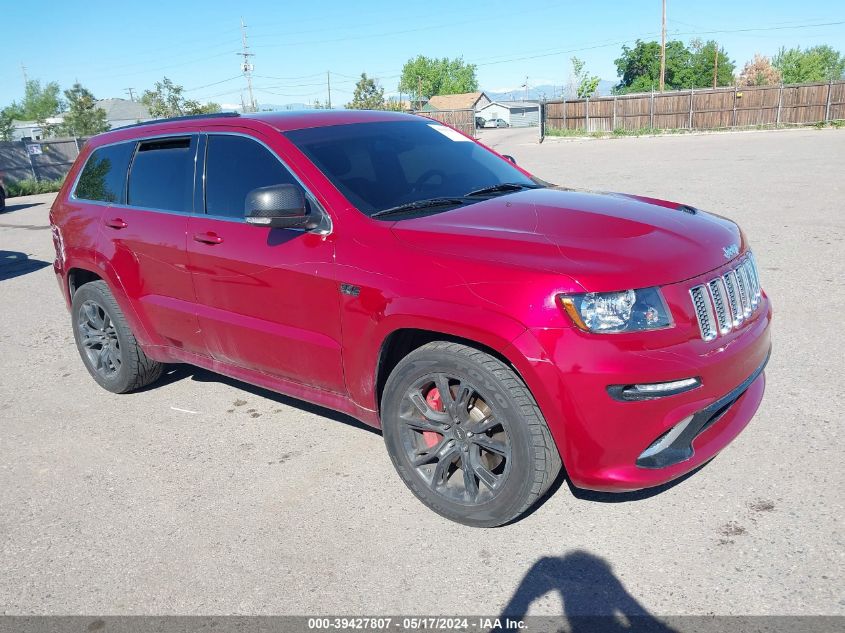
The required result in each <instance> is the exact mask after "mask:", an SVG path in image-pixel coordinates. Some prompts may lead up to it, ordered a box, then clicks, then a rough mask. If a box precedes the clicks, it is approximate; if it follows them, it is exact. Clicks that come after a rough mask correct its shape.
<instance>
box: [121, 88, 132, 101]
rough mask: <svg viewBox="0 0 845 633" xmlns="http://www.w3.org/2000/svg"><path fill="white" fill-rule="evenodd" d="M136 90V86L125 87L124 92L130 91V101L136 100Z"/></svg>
mask: <svg viewBox="0 0 845 633" xmlns="http://www.w3.org/2000/svg"><path fill="white" fill-rule="evenodd" d="M134 90H135V89H134V88H124V89H123V91H124V92H128V93H129V100H130V101H135V93H134Z"/></svg>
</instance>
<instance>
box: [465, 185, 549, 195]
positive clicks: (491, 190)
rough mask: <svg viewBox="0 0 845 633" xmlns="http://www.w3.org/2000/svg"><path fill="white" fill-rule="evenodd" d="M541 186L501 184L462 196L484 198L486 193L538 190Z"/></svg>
mask: <svg viewBox="0 0 845 633" xmlns="http://www.w3.org/2000/svg"><path fill="white" fill-rule="evenodd" d="M541 187H542V185H525V184H520V183H518V182H502V183H499V184H498V185H490V186H489V187H483V188H481V189H476V190H475V191H470V192H469V193H466V194H464V195H465V196H467V197H471V196H484V195H487V194H488V193H499V192H500V191H520V190H522V189H540V188H541Z"/></svg>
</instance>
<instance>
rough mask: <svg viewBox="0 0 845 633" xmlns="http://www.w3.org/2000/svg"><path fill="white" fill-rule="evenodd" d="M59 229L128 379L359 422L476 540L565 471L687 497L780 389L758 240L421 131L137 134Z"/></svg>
mask: <svg viewBox="0 0 845 633" xmlns="http://www.w3.org/2000/svg"><path fill="white" fill-rule="evenodd" d="M50 221H51V224H52V229H53V239H54V242H55V247H56V260H55V264H54V266H55V271H56V275H57V277H58V281H59V286H60V287H61V290H62V292H63V293H64V296H65V299H66V301H67V304H68V307H69V309H70V312H71V319H72V326H73V332H74V336H75V338H76V344H77V346H78V348H79V353H80V355H81V357H82V361H83V363H84V364H85V367H86V368H87V369H88V371H89V372H90V374H91V375H92V376H93V378H94V380H96V381H97V382H98V383H99V384H100V385H101V386H102V387H104V388H105V389H108V390H109V391H113V392H116V393H123V392H127V391H131V390H134V389H138V388H140V387H143V386H145V385H147V384H149V383H151V382H153V381H155V380H156V379H157V378H158V377H159V376H160V375H161V373H162V368H163V366H164V365H163V364H164V363H174V362H182V363H191V364H194V365H198V366H200V367H205V368H207V369H210V370H212V371H215V372H219V373H222V374H226V375H228V376H231V377H234V378H237V379H240V380H243V381H246V382H249V383H252V384H255V385H259V386H262V387H266V388H268V389H272V390H274V391H278V392H280V393H284V394H287V395H290V396H294V397H296V398H301V399H303V400H308V401H310V402H313V403H317V404H319V405H323V406H325V407H329V408H331V409H335V410H338V411H342V412H345V413H347V414H349V415H351V416H354V417H355V418H358V419H359V420H362V421H363V422H365V423H367V424H369V425H372V426H374V427H380V428H381V429H382V432H383V435H384V440H385V443H386V445H387V451H388V453H389V454H390V457H391V459H392V460H393V463H394V465H395V467H396V470H397V471H398V472H399V475H400V476H401V477H402V479H403V480H404V481H405V483H406V484H407V486H408V487H409V488H410V489H411V490H412V491H413V493H414V494H415V495H416V496H417V497H419V499H420V500H421V501H422V502H423V503H425V504H426V505H428V506H429V507H430V508H432V509H433V510H435V511H436V512H439V513H440V514H442V515H444V516H446V517H448V518H450V519H452V520H455V521H459V522H461V523H465V524H468V525H474V526H494V525H500V524H502V523H506V522H509V521H511V520H513V519H514V518H516V517H518V516H519V515H520V514H522V513H524V512H525V511H526V510H528V508H530V507H531V505H532V504H533V503H534V502H535V501H537V499H538V498H540V497H541V496H542V495H543V494H544V493H545V492H546V490H547V489H548V488H549V486H550V485H551V484H552V482H553V481H554V480H555V478H556V476H557V475H558V472H559V471H560V469H561V466H562V465H565V469H566V473H567V476H568V477H569V479H570V481H571V483H572V484H573V485H575V486H578V487H582V488H588V489H593V490H605V491H627V490H635V489H640V488H644V487H649V486H656V485H659V484H663V483H665V482H668V481H670V480H672V479H675V478H677V477H679V476H681V475H683V474H685V473H688V472H689V471H691V470H693V469H695V468H696V467H698V466H700V465H701V464H703V463H705V462H707V461H708V460H710V459H712V458H713V457H714V456H715V455H716V454H717V453H718V452H719V451H721V450H722V449H723V448H724V447H725V446H726V445H727V444H728V443H729V442H730V441H731V440H733V439H734V438H735V437H736V436H737V434H739V432H740V431H741V430H742V429H743V427H745V425H746V424H748V422H749V420H750V419H751V417H752V416H753V415H754V412H755V411H756V410H757V407H758V406H759V404H760V401H761V399H762V397H763V389H764V383H765V378H764V375H763V367H764V366H765V364H766V361H767V359H768V356H769V350H770V342H769V322H770V320H771V307H770V305H769V301H768V298H767V296H766V294H765V293H764V292H763V290H762V288H761V286H760V281H759V278H758V275H757V265H756V262H755V258H754V256H753V255H752V253H751V251H750V250H749V248H748V243H747V241H746V238H745V236H744V234H743V233H742V231H740V229H739V228H738V227H737V226H736V225H735V224H734V223H733V222H731V221H729V220H727V219H724V218H721V217H719V216H717V215H712V214H710V213H705V212H704V211H701V210H698V209H695V208H693V207H690V206H686V205H682V204H676V203H673V202H666V201H663V200H655V199H651V198H643V197H639V196H631V195H624V194H615V193H611V194H602V193H594V192H589V191H575V190H571V189H566V188H563V187H556V186H552V185H550V184H548V183H546V182H544V181H542V180H539V179H538V178H535V177H533V176H531V175H530V174H528V173H527V172H525V171H524V170H522V169H520V168H519V167H517V166H516V165H515V164H514V162H513V161H512V160H510V159H508V158H507V157H503V156H500V155H498V154H496V153H495V152H493V151H491V150H489V149H487V148H486V147H484V146H482V145H480V144H479V143H476V142H475V141H474V140H473V139H471V138H468V137H466V136H464V135H463V134H461V133H460V132H458V131H456V130H454V129H452V128H450V127H446V126H444V125H441V124H439V123H437V122H435V121H432V120H429V119H424V118H421V117H416V116H411V115H404V114H396V113H388V112H366V111H346V112H343V111H322V112H319V111H318V112H309V113H286V114H259V115H247V116H238V115H237V114H228V115H225V114H219V115H212V116H200V117H184V118H179V119H170V120H163V121H156V122H150V123H144V124H139V125H136V126H131V127H128V128H121V129H119V130H116V131H113V132H108V133H106V134H102V135H100V136H97V137H95V138H93V139H91V140H90V141H89V142H88V143H87V144H86V145H85V148H84V149H83V151H82V153H81V154H80V156H79V158H78V159H77V161H76V164H75V165H74V166H73V168H72V169H71V171H70V174H69V175H68V178H67V180H66V182H65V185H64V187H63V188H62V191H61V193H60V194H59V196H58V198H57V199H56V202H55V203H54V205H53V207H52V210H51V214H50Z"/></svg>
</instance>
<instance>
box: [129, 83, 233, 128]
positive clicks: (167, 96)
mask: <svg viewBox="0 0 845 633" xmlns="http://www.w3.org/2000/svg"><path fill="white" fill-rule="evenodd" d="M184 90H185V89H184V88H183V87H182V86H180V85H179V84H175V83H173V82H172V81H171V80H170V79H168V78H167V77H165V78H164V79H162V80H161V81H157V82H156V83H155V88H154V89H153V90H145V91H144V94H142V95H141V103H143V104H144V105H145V106H147V109H148V110H149V111H150V114H151V115H152V116H153V117H155V118H165V117H174V116H184V115H189V114H213V113H214V112H220V105H219V104H217V103H205V104H201V103H200V102H199V101H194V100H193V99H185V97H184V95H183V94H182V93H183V92H184Z"/></svg>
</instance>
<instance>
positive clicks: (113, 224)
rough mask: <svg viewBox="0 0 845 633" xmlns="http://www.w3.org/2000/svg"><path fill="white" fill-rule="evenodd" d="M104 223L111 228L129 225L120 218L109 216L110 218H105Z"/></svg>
mask: <svg viewBox="0 0 845 633" xmlns="http://www.w3.org/2000/svg"><path fill="white" fill-rule="evenodd" d="M105 225H106V226H108V227H111V228H113V229H125V228H126V227H127V226H129V225H128V224H127V223H126V222H124V221H123V219H121V218H111V219H110V220H106V221H105Z"/></svg>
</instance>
